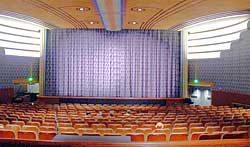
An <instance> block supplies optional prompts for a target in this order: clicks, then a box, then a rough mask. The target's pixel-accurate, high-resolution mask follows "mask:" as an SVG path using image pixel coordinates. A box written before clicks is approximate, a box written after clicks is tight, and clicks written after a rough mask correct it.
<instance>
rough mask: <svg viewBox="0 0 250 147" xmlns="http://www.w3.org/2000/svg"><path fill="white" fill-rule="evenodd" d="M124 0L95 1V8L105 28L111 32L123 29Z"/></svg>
mask: <svg viewBox="0 0 250 147" xmlns="http://www.w3.org/2000/svg"><path fill="white" fill-rule="evenodd" d="M123 1H124V0H95V6H96V9H97V11H98V13H99V14H100V15H101V19H102V23H103V26H104V27H105V28H106V30H109V31H120V30H121V29H122V19H123V18H122V16H123V15H122V12H123V6H124V4H123V3H124V2H123Z"/></svg>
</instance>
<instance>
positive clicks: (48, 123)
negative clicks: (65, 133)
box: [42, 122, 56, 127]
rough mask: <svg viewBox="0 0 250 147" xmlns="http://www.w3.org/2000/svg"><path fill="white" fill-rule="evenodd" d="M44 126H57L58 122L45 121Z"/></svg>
mask: <svg viewBox="0 0 250 147" xmlns="http://www.w3.org/2000/svg"><path fill="white" fill-rule="evenodd" d="M42 126H50V127H56V123H54V122H43V123H42Z"/></svg>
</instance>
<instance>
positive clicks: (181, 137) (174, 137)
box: [169, 133, 188, 141]
mask: <svg viewBox="0 0 250 147" xmlns="http://www.w3.org/2000/svg"><path fill="white" fill-rule="evenodd" d="M187 140H188V134H187V133H172V134H170V139H169V141H187Z"/></svg>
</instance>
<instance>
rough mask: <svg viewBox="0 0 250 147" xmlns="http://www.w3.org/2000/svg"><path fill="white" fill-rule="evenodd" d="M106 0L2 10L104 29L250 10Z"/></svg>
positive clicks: (246, 5) (12, 5) (193, 1)
mask: <svg viewBox="0 0 250 147" xmlns="http://www.w3.org/2000/svg"><path fill="white" fill-rule="evenodd" d="M99 1H100V0H99ZM103 1H104V2H103V3H104V4H103V5H101V4H100V2H98V0H1V1H0V9H2V10H7V11H11V12H16V13H20V14H23V15H28V16H31V17H34V18H37V19H40V20H42V21H44V22H46V23H49V24H52V25H54V26H57V27H59V28H104V26H105V27H106V24H109V23H110V24H111V25H112V24H113V25H115V22H116V21H117V19H120V20H119V21H118V22H119V25H120V26H118V27H121V29H169V28H173V27H174V26H177V25H178V24H181V23H184V22H186V21H188V20H191V19H195V18H198V17H202V16H206V15H211V14H216V13H222V12H231V11H241V10H249V9H250V1H249V0H119V1H121V2H120V3H121V5H116V4H115V3H117V2H116V1H117V0H113V2H111V1H112V0H103ZM105 4H106V5H105ZM105 7H106V10H105ZM100 8H101V9H100ZM110 8H111V9H113V10H110ZM118 10H119V11H118ZM105 17H106V18H107V19H105ZM109 18H110V19H109ZM103 24H104V25H103ZM113 27H114V28H115V26H113Z"/></svg>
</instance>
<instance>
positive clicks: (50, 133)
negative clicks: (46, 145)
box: [39, 131, 56, 140]
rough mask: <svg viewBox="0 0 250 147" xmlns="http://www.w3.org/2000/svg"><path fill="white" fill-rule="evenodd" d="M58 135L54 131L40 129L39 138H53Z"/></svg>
mask: <svg viewBox="0 0 250 147" xmlns="http://www.w3.org/2000/svg"><path fill="white" fill-rule="evenodd" d="M55 136H56V132H54V131H40V132H39V140H52V139H53V138H54V137H55Z"/></svg>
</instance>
